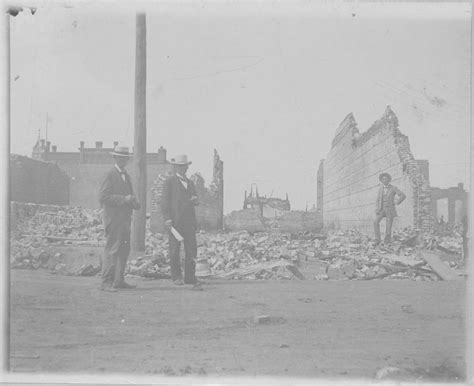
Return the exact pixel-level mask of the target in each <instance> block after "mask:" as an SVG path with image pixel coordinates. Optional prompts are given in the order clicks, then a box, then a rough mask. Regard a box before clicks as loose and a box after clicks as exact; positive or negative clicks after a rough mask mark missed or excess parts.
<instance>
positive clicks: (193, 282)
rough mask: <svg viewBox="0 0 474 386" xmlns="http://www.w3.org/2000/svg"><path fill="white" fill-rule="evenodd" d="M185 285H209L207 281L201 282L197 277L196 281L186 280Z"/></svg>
mask: <svg viewBox="0 0 474 386" xmlns="http://www.w3.org/2000/svg"><path fill="white" fill-rule="evenodd" d="M184 284H207V283H206V282H205V281H203V280H199V279H198V278H197V277H195V278H194V279H191V280H185V281H184Z"/></svg>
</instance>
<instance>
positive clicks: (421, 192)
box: [318, 107, 432, 233]
mask: <svg viewBox="0 0 474 386" xmlns="http://www.w3.org/2000/svg"><path fill="white" fill-rule="evenodd" d="M382 172H388V173H390V174H391V175H392V184H393V185H396V186H397V187H398V188H400V189H401V190H402V191H403V192H404V193H405V194H406V195H407V199H406V200H405V201H404V202H403V203H402V204H401V205H400V206H398V207H397V212H398V216H399V217H397V218H396V219H395V222H394V228H395V229H396V228H399V227H404V226H415V227H418V228H421V229H422V230H429V229H430V227H431V224H432V221H431V213H430V212H431V201H430V193H429V190H430V187H429V180H428V179H427V178H426V176H425V175H424V174H425V173H422V171H421V170H420V168H419V164H418V162H417V161H416V160H415V159H414V157H413V155H412V153H411V150H410V145H409V142H408V138H407V137H406V136H405V135H403V134H402V133H401V132H400V130H399V129H398V119H397V117H396V115H395V114H394V112H393V111H392V110H391V108H390V107H387V109H386V111H385V113H384V115H383V116H382V118H381V119H379V120H378V121H376V122H375V123H374V124H373V125H372V126H371V127H370V128H369V129H368V130H367V131H366V132H364V133H360V132H359V130H358V128H357V123H356V121H355V119H354V116H353V115H352V114H349V115H348V116H347V117H346V118H345V119H344V121H343V122H342V123H341V125H340V126H339V128H338V130H337V132H336V136H335V138H334V140H333V142H332V148H331V150H330V152H329V154H328V156H327V158H326V159H325V160H324V162H322V163H321V166H320V171H319V173H318V175H320V176H321V177H322V183H321V184H318V205H321V207H322V215H323V219H324V225H325V227H334V228H342V229H348V228H358V229H361V230H363V231H364V232H365V233H371V232H373V220H374V217H375V204H376V198H377V194H378V189H379V187H380V182H379V180H378V176H379V174H380V173H382ZM320 197H321V204H319V201H320V200H319V198H320Z"/></svg>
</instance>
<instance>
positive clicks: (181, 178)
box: [176, 175, 188, 189]
mask: <svg viewBox="0 0 474 386" xmlns="http://www.w3.org/2000/svg"><path fill="white" fill-rule="evenodd" d="M176 176H177V177H178V179H179V180H180V181H181V183H182V184H183V186H184V188H185V189H187V188H188V180H187V179H186V178H183V177H181V176H178V175H176Z"/></svg>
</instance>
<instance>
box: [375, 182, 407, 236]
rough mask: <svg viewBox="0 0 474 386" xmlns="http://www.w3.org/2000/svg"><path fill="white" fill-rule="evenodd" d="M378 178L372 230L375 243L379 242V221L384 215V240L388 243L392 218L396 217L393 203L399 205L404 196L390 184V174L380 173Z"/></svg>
mask: <svg viewBox="0 0 474 386" xmlns="http://www.w3.org/2000/svg"><path fill="white" fill-rule="evenodd" d="M379 180H380V182H381V183H382V186H380V189H379V192H378V196H377V204H376V210H375V214H376V217H375V221H374V230H375V243H376V244H380V221H382V219H383V218H384V217H385V221H386V225H385V226H386V228H385V239H384V242H385V243H390V241H391V239H392V224H393V219H394V218H395V217H397V211H396V209H395V204H396V205H400V204H401V203H402V202H403V200H405V198H406V196H405V194H404V193H403V192H402V191H401V190H400V189H398V188H397V187H396V186H394V185H391V184H390V181H392V176H391V175H390V174H388V173H382V174H380V176H379ZM395 196H398V200H397V201H396V202H395Z"/></svg>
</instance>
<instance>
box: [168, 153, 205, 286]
mask: <svg viewBox="0 0 474 386" xmlns="http://www.w3.org/2000/svg"><path fill="white" fill-rule="evenodd" d="M170 163H171V164H172V165H173V174H172V175H171V176H170V177H168V178H167V179H166V181H165V183H164V184H163V194H162V197H161V211H162V213H163V217H164V221H165V227H166V229H167V230H168V235H169V254H170V266H171V280H173V282H174V283H175V284H176V285H183V284H193V285H195V286H196V287H199V282H198V280H197V279H196V275H195V270H196V263H195V261H194V260H195V259H196V256H197V242H196V228H197V224H196V212H195V209H194V207H195V206H196V205H198V204H199V200H198V197H197V194H196V188H195V186H194V183H193V182H192V181H191V180H190V179H189V178H187V177H186V172H187V170H188V167H189V165H190V164H191V162H190V161H188V157H187V156H186V155H178V156H176V157H175V158H171V160H170ZM171 228H174V229H175V230H176V231H177V232H178V233H179V234H180V235H181V236H182V237H183V245H184V254H185V259H184V281H183V276H182V274H181V263H180V257H179V249H180V244H181V243H180V241H178V239H176V237H175V236H174V235H173V234H172V232H171Z"/></svg>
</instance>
